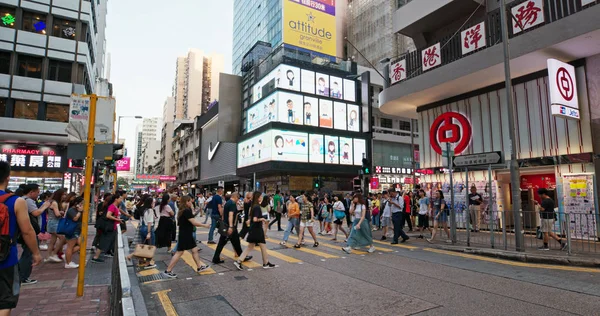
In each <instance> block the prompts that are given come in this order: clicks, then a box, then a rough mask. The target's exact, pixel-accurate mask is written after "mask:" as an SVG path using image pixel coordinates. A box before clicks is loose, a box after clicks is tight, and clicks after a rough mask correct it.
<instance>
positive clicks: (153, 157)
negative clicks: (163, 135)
mask: <svg viewBox="0 0 600 316" xmlns="http://www.w3.org/2000/svg"><path fill="white" fill-rule="evenodd" d="M140 156H141V160H140V162H139V164H140V165H141V168H140V169H139V171H138V174H155V172H156V170H154V166H156V164H157V163H158V162H159V161H160V140H156V139H153V140H150V141H148V143H147V144H146V146H144V147H143V148H142V154H141V155H140Z"/></svg>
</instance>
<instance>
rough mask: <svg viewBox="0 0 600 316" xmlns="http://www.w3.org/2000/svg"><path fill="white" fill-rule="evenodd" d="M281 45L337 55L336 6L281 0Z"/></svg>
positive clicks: (320, 2)
mask: <svg viewBox="0 0 600 316" xmlns="http://www.w3.org/2000/svg"><path fill="white" fill-rule="evenodd" d="M282 28H283V30H282V33H283V43H285V44H288V45H292V46H295V47H299V48H301V49H305V50H309V51H314V52H317V53H321V54H324V55H329V56H338V54H337V38H336V18H335V3H332V2H330V1H327V2H325V1H302V2H300V1H298V0H283V19H282Z"/></svg>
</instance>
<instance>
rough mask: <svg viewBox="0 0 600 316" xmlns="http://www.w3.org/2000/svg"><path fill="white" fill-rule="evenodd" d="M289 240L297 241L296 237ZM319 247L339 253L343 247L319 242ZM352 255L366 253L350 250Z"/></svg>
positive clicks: (364, 253)
mask: <svg viewBox="0 0 600 316" xmlns="http://www.w3.org/2000/svg"><path fill="white" fill-rule="evenodd" d="M290 238H292V239H294V240H298V237H296V236H290ZM321 246H323V247H327V248H331V249H335V250H339V251H342V247H343V246H341V245H340V246H334V245H330V244H327V243H324V242H320V243H319V247H321ZM352 253H353V254H357V255H366V254H367V253H368V252H366V251H362V250H352Z"/></svg>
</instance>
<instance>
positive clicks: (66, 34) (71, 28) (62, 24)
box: [52, 17, 77, 40]
mask: <svg viewBox="0 0 600 316" xmlns="http://www.w3.org/2000/svg"><path fill="white" fill-rule="evenodd" d="M75 25H76V22H75V21H72V20H65V19H59V18H56V17H55V18H54V25H53V27H52V36H56V37H61V38H68V39H72V40H74V39H76V38H77V37H76V28H75Z"/></svg>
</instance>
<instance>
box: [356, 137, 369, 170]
mask: <svg viewBox="0 0 600 316" xmlns="http://www.w3.org/2000/svg"><path fill="white" fill-rule="evenodd" d="M366 151H367V142H366V141H365V140H364V139H354V165H355V166H361V165H362V158H363V154H364V153H365V152H366Z"/></svg>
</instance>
